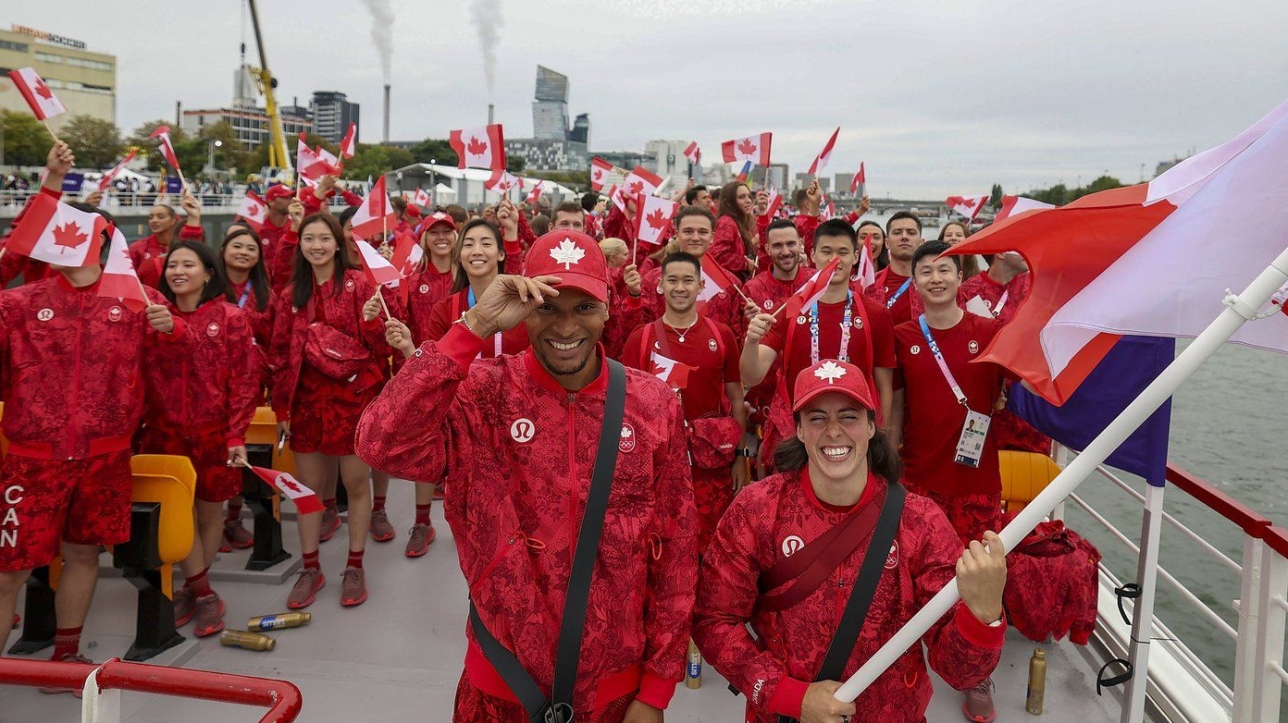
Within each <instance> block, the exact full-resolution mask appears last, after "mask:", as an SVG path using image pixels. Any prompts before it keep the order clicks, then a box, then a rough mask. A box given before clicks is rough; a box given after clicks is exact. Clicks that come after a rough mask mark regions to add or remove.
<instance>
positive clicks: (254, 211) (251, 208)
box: [246, 203, 259, 216]
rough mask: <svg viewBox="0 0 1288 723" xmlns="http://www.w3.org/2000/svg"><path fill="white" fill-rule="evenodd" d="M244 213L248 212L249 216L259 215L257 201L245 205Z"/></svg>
mask: <svg viewBox="0 0 1288 723" xmlns="http://www.w3.org/2000/svg"><path fill="white" fill-rule="evenodd" d="M246 213H247V214H249V215H251V216H258V215H259V204H258V203H252V204H249V205H247V206H246Z"/></svg>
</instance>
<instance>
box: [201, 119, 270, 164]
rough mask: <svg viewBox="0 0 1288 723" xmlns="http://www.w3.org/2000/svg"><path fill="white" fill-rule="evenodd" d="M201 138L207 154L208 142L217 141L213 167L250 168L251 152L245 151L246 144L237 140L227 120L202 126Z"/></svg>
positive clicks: (235, 133) (235, 132)
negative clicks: (217, 145) (218, 144)
mask: <svg viewBox="0 0 1288 723" xmlns="http://www.w3.org/2000/svg"><path fill="white" fill-rule="evenodd" d="M201 138H202V140H203V141H205V143H206V151H207V154H209V150H210V145H209V144H210V143H212V142H214V141H219V143H220V146H219V147H218V148H216V149H215V167H216V168H218V169H219V170H221V171H231V170H238V171H244V170H247V169H249V168H250V158H251V154H250V153H248V152H247V150H246V146H244V145H242V142H241V141H239V140H237V131H235V130H234V129H233V127H232V126H231V125H229V124H228V122H227V121H219V122H218V123H212V124H210V125H208V126H204V127H202V129H201ZM207 160H209V155H207ZM254 170H259V168H258V167H256V168H255V169H254Z"/></svg>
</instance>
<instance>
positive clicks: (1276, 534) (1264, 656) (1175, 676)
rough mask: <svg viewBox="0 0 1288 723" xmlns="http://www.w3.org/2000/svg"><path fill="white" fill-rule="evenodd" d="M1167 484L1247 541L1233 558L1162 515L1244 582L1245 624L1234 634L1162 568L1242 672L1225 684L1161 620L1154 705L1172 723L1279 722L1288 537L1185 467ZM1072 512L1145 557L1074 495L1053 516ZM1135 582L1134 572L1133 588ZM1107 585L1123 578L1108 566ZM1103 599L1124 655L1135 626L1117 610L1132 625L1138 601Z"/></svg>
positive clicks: (1154, 640) (1238, 606) (1106, 627)
mask: <svg viewBox="0 0 1288 723" xmlns="http://www.w3.org/2000/svg"><path fill="white" fill-rule="evenodd" d="M1057 454H1058V455H1059V454H1061V452H1057ZM1097 471H1098V472H1099V474H1100V475H1101V476H1103V477H1104V478H1105V479H1106V480H1108V481H1109V482H1110V483H1111V484H1112V486H1113V487H1116V488H1117V489H1118V490H1120V491H1121V492H1123V493H1125V494H1126V495H1128V496H1129V497H1130V498H1131V499H1133V500H1134V501H1135V502H1136V503H1137V504H1139V505H1141V506H1142V507H1143V505H1144V501H1145V498H1144V495H1142V494H1141V493H1140V492H1138V491H1137V490H1136V489H1134V488H1133V486H1132V485H1131V484H1130V483H1128V482H1127V481H1126V480H1124V479H1123V478H1122V477H1120V476H1119V475H1118V474H1116V473H1115V472H1113V471H1112V470H1110V469H1108V468H1106V467H1104V466H1101V467H1100V468H1098V470H1097ZM1167 482H1168V484H1169V485H1171V487H1172V488H1174V489H1176V490H1180V491H1182V492H1184V493H1185V494H1186V495H1188V496H1189V497H1190V498H1192V499H1193V500H1194V501H1195V502H1197V503H1199V504H1200V505H1202V506H1204V507H1206V508H1207V509H1209V510H1211V511H1213V512H1215V513H1216V514H1217V515H1219V516H1221V517H1222V518H1224V519H1225V520H1227V521H1228V522H1229V523H1231V524H1233V525H1234V526H1236V527H1237V528H1238V529H1239V531H1240V533H1241V535H1242V557H1241V559H1240V560H1235V559H1232V558H1231V557H1230V556H1229V555H1227V554H1226V553H1224V552H1222V551H1221V550H1219V549H1218V548H1217V547H1216V546H1214V545H1213V544H1212V543H1211V542H1209V541H1208V540H1206V539H1204V538H1203V536H1201V535H1199V534H1198V533H1196V532H1195V531H1194V530H1193V529H1191V528H1190V527H1189V526H1187V525H1186V524H1185V523H1184V522H1182V521H1181V520H1180V519H1178V518H1177V517H1176V516H1174V515H1172V514H1171V513H1168V512H1164V513H1163V520H1164V521H1165V523H1166V525H1167V526H1168V527H1169V528H1170V529H1173V530H1175V531H1176V532H1177V533H1179V534H1180V535H1181V536H1182V537H1184V538H1185V539H1186V540H1189V541H1190V542H1192V543H1193V544H1194V545H1195V546H1196V548H1197V549H1198V550H1199V551H1200V552H1201V553H1202V554H1203V555H1205V556H1206V557H1208V558H1210V559H1211V560H1213V561H1214V562H1215V563H1216V564H1218V565H1220V566H1221V567H1223V568H1225V569H1226V570H1228V571H1229V572H1231V573H1232V574H1234V575H1236V576H1237V577H1238V578H1239V580H1240V591H1239V598H1238V599H1235V600H1230V601H1228V604H1229V605H1230V608H1231V609H1232V610H1233V612H1234V613H1235V614H1236V615H1237V626H1234V625H1231V624H1230V623H1229V622H1227V621H1226V619H1225V618H1224V617H1222V616H1221V614H1219V612H1218V610H1217V609H1215V608H1214V607H1213V605H1211V604H1209V603H1207V602H1205V601H1204V599H1203V598H1202V597H1200V595H1199V594H1196V593H1195V591H1194V590H1192V589H1191V588H1190V586H1188V585H1186V584H1185V583H1183V582H1182V581H1180V580H1178V579H1177V577H1176V576H1175V575H1174V574H1173V573H1172V572H1170V571H1168V570H1167V569H1166V568H1164V567H1163V566H1162V565H1160V566H1159V569H1158V579H1159V581H1160V585H1166V586H1167V587H1168V588H1170V589H1171V590H1172V591H1174V592H1175V593H1176V594H1177V597H1178V599H1179V600H1180V601H1181V602H1183V603H1184V605H1185V606H1186V607H1185V609H1186V610H1187V611H1192V612H1193V613H1194V614H1195V615H1197V616H1198V618H1199V619H1201V620H1203V621H1204V622H1205V623H1207V624H1208V625H1209V626H1210V629H1212V630H1215V631H1219V632H1220V633H1221V636H1222V637H1224V638H1226V639H1228V640H1229V641H1232V642H1233V643H1234V647H1235V652H1234V660H1233V663H1234V665H1233V666H1232V667H1233V671H1234V673H1233V677H1232V679H1228V680H1227V679H1223V676H1221V675H1220V674H1218V672H1216V671H1215V670H1213V667H1212V665H1210V664H1209V662H1205V661H1204V660H1203V659H1202V658H1200V656H1198V655H1196V654H1195V653H1194V652H1193V650H1192V649H1191V648H1190V647H1189V646H1187V645H1186V644H1185V642H1184V641H1183V640H1181V639H1179V638H1178V637H1177V635H1176V633H1175V632H1174V629H1172V628H1169V627H1167V626H1166V624H1165V623H1164V622H1163V621H1161V620H1160V619H1159V616H1158V614H1157V612H1156V614H1155V618H1154V630H1153V631H1152V632H1150V633H1149V636H1150V640H1151V650H1152V651H1154V652H1153V653H1152V654H1151V656H1150V666H1149V667H1150V671H1149V672H1150V678H1149V687H1148V691H1149V697H1150V700H1151V702H1152V703H1153V704H1154V705H1155V706H1156V707H1157V708H1158V710H1159V711H1160V712H1162V714H1163V716H1164V717H1165V718H1167V719H1169V720H1195V721H1208V720H1215V719H1217V718H1216V717H1214V716H1213V713H1217V714H1218V715H1219V717H1220V718H1221V719H1225V720H1231V721H1233V723H1263V722H1269V721H1278V720H1279V711H1280V698H1281V695H1282V692H1283V686H1284V685H1288V670H1285V668H1284V667H1283V652H1284V633H1285V621H1286V620H1288V530H1286V529H1284V528H1282V527H1276V526H1274V524H1273V522H1272V521H1271V520H1270V519H1269V518H1267V517H1266V516H1264V515H1262V514H1261V513H1259V512H1257V511H1256V510H1253V509H1251V508H1249V507H1248V506H1246V505H1244V504H1243V503H1241V502H1239V501H1238V500H1236V499H1234V498H1233V497H1231V496H1230V495H1228V494H1226V493H1225V492H1222V491H1221V490H1219V489H1217V488H1216V487H1214V486H1212V485H1211V484H1209V483H1208V482H1206V481H1204V480H1202V479H1199V478H1198V477H1196V476H1194V475H1192V474H1190V473H1189V472H1187V471H1185V470H1184V469H1181V468H1180V467H1178V466H1175V465H1170V464H1169V465H1168V468H1167ZM1067 504H1073V505H1075V506H1076V507H1078V508H1080V509H1081V510H1082V511H1083V512H1085V513H1086V514H1087V515H1088V516H1089V517H1091V519H1092V520H1094V521H1095V522H1096V523H1097V524H1099V525H1100V526H1101V527H1103V528H1104V529H1105V530H1106V531H1107V532H1108V533H1109V534H1110V535H1111V536H1112V537H1113V538H1114V539H1115V540H1116V541H1117V542H1118V543H1120V544H1121V545H1122V546H1123V547H1124V548H1126V549H1127V550H1129V551H1130V552H1131V553H1132V554H1133V555H1136V556H1139V555H1140V554H1141V549H1140V546H1139V544H1137V541H1136V539H1135V538H1134V537H1133V536H1132V535H1129V534H1125V533H1124V532H1123V531H1122V530H1121V529H1120V528H1119V527H1118V526H1117V525H1115V524H1114V523H1113V522H1112V521H1110V520H1109V519H1108V518H1107V517H1106V516H1105V514H1102V513H1101V512H1100V511H1099V510H1097V509H1096V508H1095V507H1094V506H1093V505H1092V504H1091V503H1090V502H1088V501H1087V500H1086V499H1085V497H1084V496H1082V495H1079V494H1076V493H1075V494H1073V495H1070V496H1069V499H1068V501H1067V502H1066V503H1062V504H1061V505H1060V506H1058V507H1057V508H1056V510H1055V512H1054V513H1053V516H1054V517H1057V518H1063V517H1064V513H1065V507H1066V505H1067ZM1135 577H1136V576H1135V574H1134V573H1133V574H1131V575H1129V576H1128V580H1134V579H1135ZM1101 579H1102V582H1104V583H1105V586H1106V587H1112V588H1120V587H1121V581H1120V579H1119V576H1117V575H1115V573H1114V572H1113V571H1112V570H1110V569H1109V568H1108V567H1107V566H1106V565H1105V563H1104V561H1102V563H1101ZM1104 597H1105V596H1104V595H1102V601H1101V606H1100V611H1101V615H1100V617H1101V628H1102V632H1107V633H1109V634H1110V636H1111V637H1112V636H1114V635H1115V633H1116V637H1117V638H1118V640H1117V643H1116V644H1114V643H1108V644H1107V645H1106V647H1107V648H1108V649H1109V650H1110V651H1111V652H1114V653H1115V654H1119V655H1122V656H1123V657H1126V655H1125V653H1126V641H1127V635H1128V634H1129V633H1130V624H1129V623H1127V622H1126V620H1124V619H1123V617H1124V616H1123V615H1120V612H1119V611H1120V610H1122V611H1124V615H1125V617H1126V618H1127V619H1130V615H1131V611H1132V605H1131V601H1130V600H1129V599H1122V600H1109V601H1106V600H1104V599H1103V598H1104ZM1115 628H1116V630H1115ZM1160 653H1161V655H1160ZM1227 662H1228V661H1227ZM1138 674H1143V671H1138ZM1224 677H1225V678H1229V677H1230V676H1229V675H1228V674H1227V675H1226V676H1224ZM1196 683H1197V684H1198V685H1200V686H1201V687H1202V689H1203V690H1202V691H1201V692H1200V691H1196V690H1195V689H1194V688H1193V685H1194V684H1196ZM1213 705H1216V706H1219V709H1220V710H1213V707H1212V706H1213Z"/></svg>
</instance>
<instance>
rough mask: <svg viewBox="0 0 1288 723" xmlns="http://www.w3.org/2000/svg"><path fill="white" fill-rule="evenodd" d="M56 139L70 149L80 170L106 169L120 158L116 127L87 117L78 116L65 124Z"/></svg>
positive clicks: (119, 138)
mask: <svg viewBox="0 0 1288 723" xmlns="http://www.w3.org/2000/svg"><path fill="white" fill-rule="evenodd" d="M58 137H59V138H60V139H62V140H63V141H65V142H66V143H67V145H69V146H71V147H72V153H75V154H76V165H78V166H80V167H82V168H103V169H106V168H108V167H109V166H110V165H111V164H112V163H113V162H115V161H116V160H117V159H119V158H120V157H121V151H122V150H123V148H124V146H123V145H122V144H121V131H120V130H119V129H117V127H116V125H115V124H113V123H110V122H108V121H105V120H101V119H99V118H94V117H93V116H89V115H78V116H76V117H74V118H72V119H71V120H70V121H68V122H67V125H65V126H63V128H62V130H61V131H59V132H58Z"/></svg>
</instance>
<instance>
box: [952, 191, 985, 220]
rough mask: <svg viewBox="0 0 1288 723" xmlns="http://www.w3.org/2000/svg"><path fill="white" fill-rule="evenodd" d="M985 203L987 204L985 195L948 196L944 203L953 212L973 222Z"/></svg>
mask: <svg viewBox="0 0 1288 723" xmlns="http://www.w3.org/2000/svg"><path fill="white" fill-rule="evenodd" d="M986 202H988V194H987V193H986V194H984V195H982V196H949V197H948V200H947V201H945V202H944V203H946V204H947V205H948V208H949V209H951V210H952V211H953V212H955V213H957V214H960V215H962V216H965V217H966V218H968V219H970V220H972V221H974V220H975V217H976V216H978V215H979V212H980V211H981V210H982V209H983V208H984V204H985V203H986Z"/></svg>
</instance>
